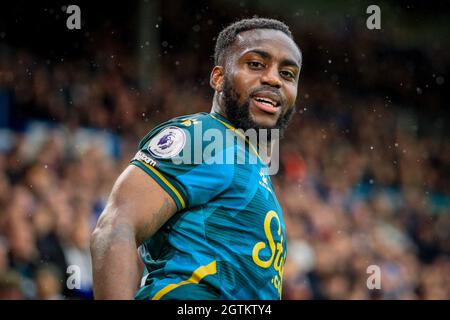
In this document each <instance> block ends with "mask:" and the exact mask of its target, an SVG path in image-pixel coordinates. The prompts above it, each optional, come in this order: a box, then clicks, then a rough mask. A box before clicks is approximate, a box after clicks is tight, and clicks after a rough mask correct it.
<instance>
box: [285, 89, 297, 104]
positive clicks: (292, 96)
mask: <svg viewBox="0 0 450 320" xmlns="http://www.w3.org/2000/svg"><path fill="white" fill-rule="evenodd" d="M286 99H287V102H288V106H289V107H290V106H292V105H293V104H294V103H295V100H297V86H292V87H289V88H288V90H287V91H286Z"/></svg>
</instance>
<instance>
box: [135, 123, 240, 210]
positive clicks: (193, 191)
mask: <svg viewBox="0 0 450 320" xmlns="http://www.w3.org/2000/svg"><path fill="white" fill-rule="evenodd" d="M192 128H193V126H191V127H189V128H186V127H184V126H183V125H182V124H170V125H166V126H159V127H157V128H155V129H154V130H153V131H152V132H150V133H149V134H148V135H147V136H146V138H144V139H143V140H142V141H141V143H140V145H139V150H138V152H137V153H136V155H135V157H134V158H133V159H132V160H131V163H132V164H133V165H135V166H137V167H139V168H141V169H142V170H143V171H144V172H145V173H147V174H148V175H149V176H150V177H151V178H153V179H154V180H155V181H156V182H157V183H158V184H159V185H160V186H161V187H162V188H163V189H164V190H165V191H166V192H167V193H168V194H169V195H170V196H171V197H172V199H173V200H174V201H175V203H176V205H177V208H178V211H181V210H184V209H188V208H191V207H195V206H199V205H203V204H205V203H207V202H209V201H211V200H212V199H213V198H214V197H216V196H217V195H219V194H220V193H222V192H224V191H225V190H226V189H227V188H228V187H229V186H230V184H231V181H232V179H233V172H234V167H233V165H230V164H220V163H212V164H208V163H207V162H208V161H203V159H202V160H201V161H196V158H195V157H196V156H195V152H199V150H200V152H202V151H203V148H204V145H203V142H202V141H201V140H200V147H199V146H197V148H195V145H194V142H197V140H196V139H195V137H194V130H193V129H192ZM219 152H222V151H219Z"/></svg>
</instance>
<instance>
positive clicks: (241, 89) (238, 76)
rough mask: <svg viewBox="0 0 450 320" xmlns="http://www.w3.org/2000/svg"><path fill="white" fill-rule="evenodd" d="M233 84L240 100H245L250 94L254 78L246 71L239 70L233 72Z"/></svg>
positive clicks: (231, 78)
mask: <svg viewBox="0 0 450 320" xmlns="http://www.w3.org/2000/svg"><path fill="white" fill-rule="evenodd" d="M230 80H231V85H232V86H233V88H234V90H235V91H236V92H237V94H238V95H239V99H240V100H245V99H247V98H248V96H249V92H250V89H251V88H252V87H253V82H254V80H253V79H252V77H250V76H249V75H248V74H247V73H246V72H245V71H237V72H234V73H232V74H231V77H230Z"/></svg>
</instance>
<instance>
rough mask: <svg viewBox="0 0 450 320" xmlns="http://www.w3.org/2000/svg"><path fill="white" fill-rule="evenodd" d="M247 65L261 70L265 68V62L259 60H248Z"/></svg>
mask: <svg viewBox="0 0 450 320" xmlns="http://www.w3.org/2000/svg"><path fill="white" fill-rule="evenodd" d="M247 65H248V66H249V67H250V69H254V70H259V69H262V68H264V64H263V63H261V62H259V61H248V62H247Z"/></svg>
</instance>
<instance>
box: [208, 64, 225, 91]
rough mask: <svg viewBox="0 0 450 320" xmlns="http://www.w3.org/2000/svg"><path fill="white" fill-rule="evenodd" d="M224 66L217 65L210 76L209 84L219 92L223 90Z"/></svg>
mask: <svg viewBox="0 0 450 320" xmlns="http://www.w3.org/2000/svg"><path fill="white" fill-rule="evenodd" d="M223 79H224V68H223V67H222V66H215V67H214V68H213V69H212V71H211V75H210V77H209V85H210V86H211V88H213V89H214V90H215V91H217V92H222V90H223Z"/></svg>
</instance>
